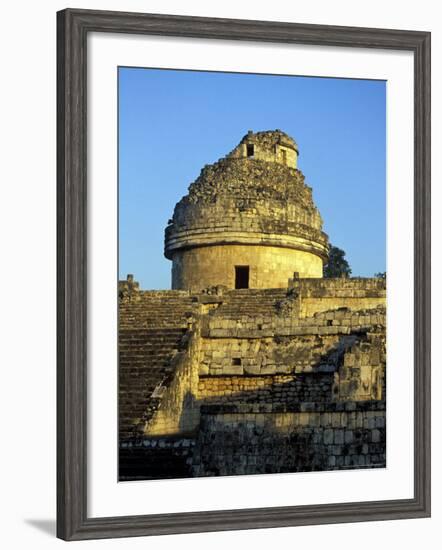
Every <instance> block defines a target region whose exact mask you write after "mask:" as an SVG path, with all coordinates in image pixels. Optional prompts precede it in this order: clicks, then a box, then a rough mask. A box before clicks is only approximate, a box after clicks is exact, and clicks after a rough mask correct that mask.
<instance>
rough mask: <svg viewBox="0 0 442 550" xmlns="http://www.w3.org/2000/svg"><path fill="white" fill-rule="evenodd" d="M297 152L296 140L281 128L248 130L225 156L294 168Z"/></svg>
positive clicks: (296, 162) (296, 161)
mask: <svg viewBox="0 0 442 550" xmlns="http://www.w3.org/2000/svg"><path fill="white" fill-rule="evenodd" d="M298 154H299V150H298V145H297V144H296V141H295V140H294V139H293V138H291V137H290V136H289V135H287V134H286V133H285V132H282V131H281V130H274V131H271V130H270V131H267V132H256V133H253V132H252V131H251V130H249V131H248V132H247V134H246V135H245V136H244V137H243V138H242V140H241V141H240V143H239V145H238V146H237V147H235V149H234V150H233V151H232V152H231V153H230V154H229V155H227V157H226V158H244V157H245V158H250V159H255V160H264V161H266V162H277V163H278V164H284V165H285V166H290V167H291V168H296V167H297V165H298Z"/></svg>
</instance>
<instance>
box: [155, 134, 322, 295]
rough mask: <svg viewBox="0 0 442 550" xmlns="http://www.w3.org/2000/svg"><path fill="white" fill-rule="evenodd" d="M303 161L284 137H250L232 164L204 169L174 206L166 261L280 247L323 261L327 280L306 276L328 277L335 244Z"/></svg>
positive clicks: (229, 160)
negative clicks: (197, 253)
mask: <svg viewBox="0 0 442 550" xmlns="http://www.w3.org/2000/svg"><path fill="white" fill-rule="evenodd" d="M297 158H298V146H297V144H296V142H295V141H294V140H293V139H292V138H291V137H290V136H288V135H287V134H286V133H284V132H282V131H281V130H274V131H265V132H256V133H253V132H250V131H249V132H248V133H247V134H246V135H245V136H244V137H243V138H242V140H241V141H240V143H239V144H238V146H237V147H235V149H233V151H231V152H230V153H229V154H228V155H227V156H226V157H224V158H222V159H220V160H218V161H217V162H215V163H214V164H210V165H206V166H204V168H203V169H202V170H201V173H200V175H199V177H198V178H197V179H196V180H195V181H194V182H193V183H192V184H191V185H190V187H189V193H188V194H187V195H186V196H184V197H183V198H182V199H181V200H180V201H179V202H178V204H177V205H176V206H175V210H174V214H173V218H172V220H170V223H169V226H168V227H167V228H166V234H165V256H166V257H167V258H169V259H172V260H174V261H175V260H177V261H178V256H177V253H178V252H180V251H181V252H182V251H185V250H188V249H191V248H195V247H208V246H215V245H217V246H220V245H224V246H225V245H245V246H251V245H256V246H260V247H262V246H270V247H278V248H283V249H291V250H298V251H304V252H308V253H310V254H313V255H314V256H316V257H317V258H320V259H321V263H320V266H321V274H320V275H319V274H318V269H319V268H318V267H316V268H315V270H316V271H315V273H314V274H309V272H308V270H307V271H305V270H303V269H300V271H301V272H303V271H305V273H304V274H303V275H301V276H322V261H325V260H326V259H327V255H328V238H327V235H326V234H325V233H323V232H322V219H321V216H320V214H319V211H318V209H317V208H316V206H315V204H314V203H313V199H312V190H311V188H310V187H308V186H307V185H306V184H305V181H304V176H303V174H302V173H301V172H300V171H299V170H298V169H297V167H296V166H297ZM317 265H319V264H317ZM295 271H296V266H295V265H293V269H291V272H292V273H293V272H295ZM174 288H175V287H174Z"/></svg>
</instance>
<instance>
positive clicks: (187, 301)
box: [119, 290, 197, 330]
mask: <svg viewBox="0 0 442 550" xmlns="http://www.w3.org/2000/svg"><path fill="white" fill-rule="evenodd" d="M196 306H197V301H196V298H195V297H192V296H191V295H190V294H189V293H188V292H186V291H179V290H170V291H167V290H166V291H139V292H137V293H136V294H135V295H134V297H133V299H130V300H120V304H119V323H120V325H119V327H120V329H121V330H123V329H129V328H137V329H140V328H159V327H164V328H186V327H187V320H188V319H189V317H191V316H192V314H193V313H194V311H195V308H196Z"/></svg>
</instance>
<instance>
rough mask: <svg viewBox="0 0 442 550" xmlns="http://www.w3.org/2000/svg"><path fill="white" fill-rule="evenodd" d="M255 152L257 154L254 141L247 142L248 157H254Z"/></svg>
mask: <svg viewBox="0 0 442 550" xmlns="http://www.w3.org/2000/svg"><path fill="white" fill-rule="evenodd" d="M254 154H255V146H254V145H253V143H248V144H247V156H248V157H253V155H254Z"/></svg>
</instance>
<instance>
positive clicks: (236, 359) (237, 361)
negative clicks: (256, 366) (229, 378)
mask: <svg viewBox="0 0 442 550" xmlns="http://www.w3.org/2000/svg"><path fill="white" fill-rule="evenodd" d="M232 365H234V366H236V367H239V366H240V365H241V358H240V357H234V358H233V359H232Z"/></svg>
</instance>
